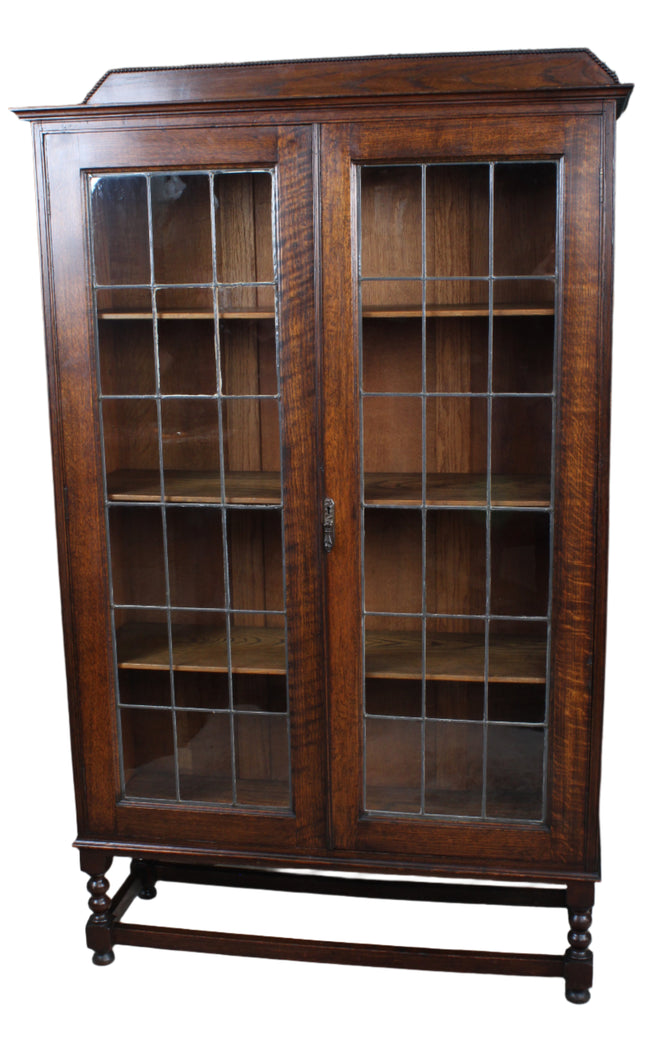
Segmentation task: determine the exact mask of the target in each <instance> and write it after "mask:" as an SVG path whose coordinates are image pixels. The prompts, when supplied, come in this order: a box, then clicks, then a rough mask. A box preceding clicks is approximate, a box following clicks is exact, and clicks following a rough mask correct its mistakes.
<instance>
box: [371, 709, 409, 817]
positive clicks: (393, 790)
mask: <svg viewBox="0 0 645 1060" xmlns="http://www.w3.org/2000/svg"><path fill="white" fill-rule="evenodd" d="M421 740H422V730H421V723H420V722H416V721H399V720H398V719H397V720H395V721H391V720H389V719H386V718H368V719H367V721H366V723H365V775H366V776H365V779H366V792H365V809H366V810H389V811H390V812H392V811H396V812H399V813H401V812H403V813H419V811H420V809H421Z"/></svg>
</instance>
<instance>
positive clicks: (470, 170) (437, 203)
mask: <svg viewBox="0 0 645 1060" xmlns="http://www.w3.org/2000/svg"><path fill="white" fill-rule="evenodd" d="M488 189H489V167H488V166H487V165H466V166H456V165H452V166H428V168H427V169H426V272H427V275H428V276H488V272H489V269H488V215H489V206H488V194H489V193H488Z"/></svg>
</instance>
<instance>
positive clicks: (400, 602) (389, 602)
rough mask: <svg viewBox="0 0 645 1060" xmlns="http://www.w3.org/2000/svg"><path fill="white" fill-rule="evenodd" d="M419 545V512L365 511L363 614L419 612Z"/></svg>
mask: <svg viewBox="0 0 645 1060" xmlns="http://www.w3.org/2000/svg"><path fill="white" fill-rule="evenodd" d="M421 543H422V527H421V514H420V512H406V511H397V510H396V509H391V508H385V509H383V510H381V511H378V510H371V511H366V512H365V542H364V576H365V610H366V611H398V612H405V611H412V612H417V613H418V612H420V611H421V606H422V596H421V592H422V584H423V577H422V567H421V561H422V548H421Z"/></svg>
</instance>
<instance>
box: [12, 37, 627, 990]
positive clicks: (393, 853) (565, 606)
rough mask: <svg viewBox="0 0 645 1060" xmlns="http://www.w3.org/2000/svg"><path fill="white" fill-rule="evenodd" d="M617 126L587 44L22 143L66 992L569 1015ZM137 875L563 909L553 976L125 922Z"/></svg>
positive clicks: (207, 91)
mask: <svg viewBox="0 0 645 1060" xmlns="http://www.w3.org/2000/svg"><path fill="white" fill-rule="evenodd" d="M629 93H630V86H629V85H623V84H621V83H619V82H618V80H617V78H616V76H615V75H614V74H613V73H612V72H611V71H610V70H609V69H608V68H607V67H606V66H604V65H603V63H601V62H600V61H599V60H598V59H597V58H596V57H595V56H594V55H592V54H591V53H590V52H588V51H586V50H584V49H580V50H569V51H544V52H515V53H491V54H473V55H446V56H442V55H428V56H424V55H420V56H399V57H382V58H359V59H346V60H316V61H302V62H285V63H259V64H249V65H236V66H204V67H185V68H168V69H148V70H145V69H142V70H115V71H110V72H109V73H108V74H106V75H105V77H103V78H102V80H101V81H99V83H98V84H97V85H96V86H95V88H94V89H93V90H92V91H91V92H90V93H89V95H88V96H87V98H86V99H85V100H84V101H83V103H82V104H80V105H78V106H72V107H57V108H53V107H44V108H32V109H25V110H20V111H18V112H17V113H18V114H19V115H20V117H23V118H28V119H29V120H30V121H31V122H32V124H33V132H34V143H35V150H36V171H37V181H38V196H39V207H40V232H41V246H42V260H43V287H44V302H45V317H46V331H47V347H48V358H49V372H50V376H49V377H50V395H51V410H52V439H53V450H54V474H55V480H56V497H57V518H58V533H59V552H60V570H61V584H62V595H63V605H64V625H65V639H66V651H67V668H68V681H69V703H70V716H71V734H72V745H73V758H74V768H75V778H76V798H77V811H78V838H77V841H76V845H77V846H78V848H79V849H80V854H81V866H82V868H83V870H84V871H85V872H87V873H88V874H89V876H90V881H89V885H88V886H89V890H90V893H91V899H90V908H91V916H90V919H89V922H88V927H87V941H88V945H89V947H90V948H91V949H92V950H93V951H94V961H95V963H97V964H109V963H111V961H112V960H113V956H114V954H113V950H114V946H115V945H117V944H119V945H141V946H160V947H166V948H186V949H193V950H204V951H210V952H223V953H235V954H248V955H263V956H267V957H291V958H294V959H297V960H305V961H306V960H314V961H315V960H317V961H332V962H340V963H347V962H349V963H359V964H360V963H364V964H376V965H388V966H389V965H393V966H402V967H414V968H422V969H443V970H453V971H455V970H456V971H471V972H473V971H474V972H477V971H480V972H498V973H502V974H520V975H540V976H556V977H557V976H560V977H563V978H564V979H565V983H566V995H567V997H568V999H569V1000H570V1001H573V1002H578V1003H580V1002H584V1001H586V1000H588V998H589V987H590V985H591V975H592V958H591V952H590V951H589V949H588V946H589V942H590V934H589V925H590V922H591V907H592V904H593V889H594V882H595V881H596V880H597V879H598V878H599V867H600V866H599V837H598V794H599V775H600V743H601V721H602V688H603V665H604V659H603V655H604V627H605V580H606V550H607V525H606V515H607V488H608V479H607V476H608V470H607V458H608V418H609V362H610V327H611V275H612V220H613V219H612V194H613V144H614V129H615V121H616V117H617V115H619V114H620V113H621V111H622V110H623V109H624V107H625V106H626V103H627V100H628V98H629ZM115 856H119V857H131V858H132V870H131V873H130V875H129V876H128V878H127V880H126V882H125V883H124V885H123V886H122V887H121V888H120V890H119V891H118V892H117V894H116V895H115V896H114V897H113V898H110V897H109V896H108V881H107V879H106V876H105V873H106V872H107V870H108V868H109V865H110V863H111V861H112V859H113V857H115ZM297 869H308V870H311V869H318V870H321V871H320V872H319V873H318V874H315V875H311V874H300V873H298V872H295V871H294V870H297ZM290 870H291V871H290ZM325 870H327V872H329V871H330V870H331V871H332V872H333V871H334V870H335V871H338V870H344V871H346V872H351V873H357V874H360V873H362V875H355V876H348V877H346V878H338V877H335V876H330V875H325ZM369 873H378V874H379V875H381V876H386V877H387V879H386V880H382V879H379V880H376V879H370V878H369V876H368V875H366V874H369ZM388 874H389V875H388ZM406 874H407V875H415V876H420V875H421V876H424V875H425V876H427V877H434V878H435V882H430V881H428V882H425V883H419V882H413V881H410V880H405V879H400V878H398V879H397V877H401V876H403V877H404V876H405V875H406ZM442 878H445V879H443V882H437V881H441V879H442ZM460 879H461V880H465V879H470V880H475V881H477V880H478V881H480V882H479V883H476V882H471V883H464V882H459V880H460ZM165 880H181V881H185V882H186V883H190V882H202V883H210V884H216V885H220V886H238V887H259V888H269V889H282V890H300V891H306V892H310V893H315V894H351V895H356V896H363V897H379V896H380V897H389V898H401V899H410V900H420V901H425V900H437V901H450V902H479V903H499V904H512V905H518V906H522V905H548V906H560V907H566V908H568V911H569V919H570V924H571V931H570V933H569V947H568V949H567V950H566V952H564V953H563V954H558V955H549V954H522V953H491V952H480V951H448V950H430V949H421V948H406V947H395V946H376V945H365V944H361V945H359V944H351V943H331V942H320V941H315V940H302V939H281V938H272V937H260V936H251V935H248V936H247V935H233V934H226V933H213V932H198V931H187V930H182V929H176V930H171V929H168V928H160V927H144V926H139V925H136V924H133V923H131V922H125V921H124V920H123V916H124V913H125V912H126V909H127V908H128V906H129V905H130V903H131V902H132V901H133V900H134V899H135V898H136V897H141V898H152V897H154V895H155V885H156V884H157V882H158V881H165ZM500 882H503V883H504V884H505V886H500V885H499V884H500ZM509 883H510V884H512V885H513V886H510V887H509V886H508V884H509ZM536 884H540V885H543V884H550V885H552V886H550V887H544V886H539V887H538V886H535V885H536ZM532 885H533V886H532Z"/></svg>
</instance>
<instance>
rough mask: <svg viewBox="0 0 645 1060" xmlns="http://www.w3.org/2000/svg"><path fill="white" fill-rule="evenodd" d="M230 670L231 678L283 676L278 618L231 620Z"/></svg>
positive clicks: (281, 626)
mask: <svg viewBox="0 0 645 1060" xmlns="http://www.w3.org/2000/svg"><path fill="white" fill-rule="evenodd" d="M231 670H232V671H233V673H234V674H271V675H273V674H284V673H286V671H287V657H286V638H285V625H284V619H283V618H281V617H280V615H235V616H234V618H233V621H232V622H231Z"/></svg>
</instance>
